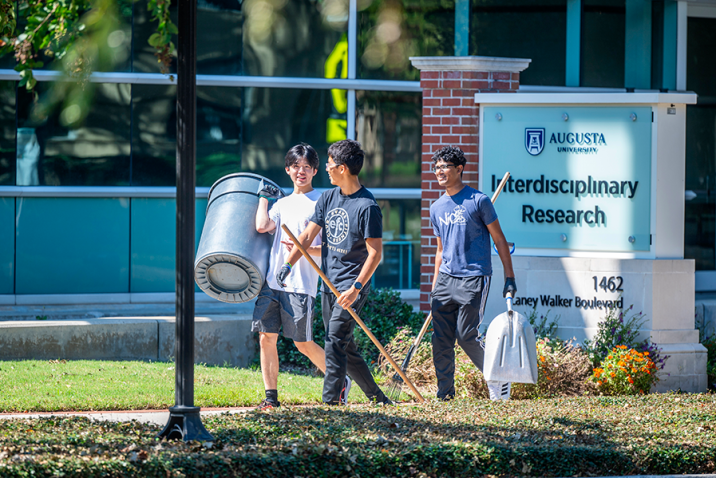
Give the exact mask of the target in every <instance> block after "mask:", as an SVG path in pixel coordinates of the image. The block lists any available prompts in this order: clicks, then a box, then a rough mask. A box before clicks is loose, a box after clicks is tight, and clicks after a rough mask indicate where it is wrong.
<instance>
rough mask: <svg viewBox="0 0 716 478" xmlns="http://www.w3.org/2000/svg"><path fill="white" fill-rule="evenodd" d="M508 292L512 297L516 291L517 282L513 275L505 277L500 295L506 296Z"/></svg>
mask: <svg viewBox="0 0 716 478" xmlns="http://www.w3.org/2000/svg"><path fill="white" fill-rule="evenodd" d="M508 293H512V297H514V296H515V294H516V293H517V284H515V278H514V277H505V287H504V288H503V289H502V297H507V294H508Z"/></svg>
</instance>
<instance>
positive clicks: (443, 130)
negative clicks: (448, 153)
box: [420, 70, 520, 310]
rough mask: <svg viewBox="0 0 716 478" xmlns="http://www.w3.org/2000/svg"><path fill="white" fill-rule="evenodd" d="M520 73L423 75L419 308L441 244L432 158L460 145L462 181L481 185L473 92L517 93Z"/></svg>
mask: <svg viewBox="0 0 716 478" xmlns="http://www.w3.org/2000/svg"><path fill="white" fill-rule="evenodd" d="M519 83H520V74H519V73H511V72H503V71H470V70H456V71H454V70H453V71H451V70H444V71H430V70H425V71H421V72H420V86H421V88H422V89H423V151H422V169H421V171H422V181H421V187H422V195H421V211H420V214H421V242H420V244H421V250H420V308H421V309H422V310H429V308H430V303H429V300H428V294H429V293H430V291H431V290H432V283H433V272H434V270H435V251H436V249H437V239H436V238H435V235H434V234H433V226H432V224H431V223H430V205H431V204H432V203H433V202H434V201H435V200H436V199H438V198H439V197H440V195H441V194H442V193H443V192H444V189H442V188H441V187H440V185H439V184H438V182H437V181H436V179H435V175H434V174H433V172H432V171H431V169H430V168H431V167H432V165H433V162H432V156H433V153H434V152H435V151H437V150H438V149H440V148H442V147H443V146H448V145H452V146H457V147H459V148H460V149H462V150H463V152H464V153H465V158H466V159H467V165H466V167H465V172H464V173H463V180H464V181H465V183H467V184H468V185H470V186H472V187H474V188H477V186H478V161H479V158H478V151H479V150H478V141H479V136H478V125H479V123H478V120H479V113H480V105H478V104H475V93H499V92H505V93H509V92H515V91H516V90H517V89H518V88H519Z"/></svg>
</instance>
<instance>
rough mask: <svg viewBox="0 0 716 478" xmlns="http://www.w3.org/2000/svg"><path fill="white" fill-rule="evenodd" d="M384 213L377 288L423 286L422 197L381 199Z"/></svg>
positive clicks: (380, 202) (376, 272)
mask: <svg viewBox="0 0 716 478" xmlns="http://www.w3.org/2000/svg"><path fill="white" fill-rule="evenodd" d="M378 204H379V205H380V208H381V211H382V213H383V259H382V261H381V263H380V265H379V266H378V269H376V271H375V275H374V279H373V284H374V286H375V287H392V288H394V289H417V288H419V287H420V200H419V199H391V200H380V201H378Z"/></svg>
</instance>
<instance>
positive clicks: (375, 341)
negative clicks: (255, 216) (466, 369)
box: [281, 224, 425, 402]
mask: <svg viewBox="0 0 716 478" xmlns="http://www.w3.org/2000/svg"><path fill="white" fill-rule="evenodd" d="M281 229H283V230H284V232H285V233H286V234H288V237H290V238H291V240H292V241H293V243H294V244H295V245H296V247H298V250H299V251H301V254H303V257H304V258H305V259H306V260H307V261H308V263H309V264H311V267H313V268H314V269H315V271H316V272H318V275H319V276H321V279H323V283H324V284H325V285H327V286H328V288H329V289H331V292H333V294H334V295H335V296H336V297H340V296H341V293H340V292H338V289H336V287H335V286H334V285H333V284H332V283H331V281H330V280H328V277H326V274H324V273H323V271H322V270H321V268H320V267H318V265H317V264H316V262H315V261H314V260H313V259H312V258H311V256H310V255H308V252H306V249H304V248H303V246H302V245H301V243H300V242H299V240H298V239H296V236H294V235H293V233H292V232H291V231H290V230H289V229H288V227H286V225H285V224H283V225H281ZM348 313H349V314H351V317H353V319H354V320H355V321H356V323H357V324H358V325H359V326H360V328H361V329H363V332H365V334H366V335H367V336H368V338H370V340H371V341H372V342H373V344H375V346H376V347H378V350H380V353H381V354H383V356H384V357H385V358H386V360H387V361H388V362H389V363H390V365H392V366H393V368H394V369H395V371H396V374H397V375H398V376H399V377H400V378H401V380H404V381H405V382H406V383H407V384H408V386H409V387H410V389H411V390H412V391H413V393H414V394H415V398H417V399H418V401H419V402H424V401H425V399H424V398H423V396H422V395H420V392H419V391H418V389H417V388H415V385H413V382H411V381H410V379H409V378H408V376H407V375H405V372H403V371H402V370H400V368H398V364H397V363H395V360H393V357H391V356H390V354H389V353H388V351H387V350H385V348H383V346H382V345H381V344H380V342H379V341H378V339H377V338H376V337H375V335H373V332H371V331H370V329H369V328H368V326H367V325H365V322H363V321H362V320H361V318H360V317H358V314H357V313H356V311H355V310H353V308H352V307H351V308H349V309H348Z"/></svg>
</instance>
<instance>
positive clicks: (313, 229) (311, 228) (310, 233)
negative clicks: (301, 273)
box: [286, 221, 321, 267]
mask: <svg viewBox="0 0 716 478" xmlns="http://www.w3.org/2000/svg"><path fill="white" fill-rule="evenodd" d="M319 232H321V227H320V226H319V225H318V224H316V223H315V222H312V221H311V222H309V223H308V226H307V227H306V229H304V230H303V232H302V233H301V234H300V235H299V236H298V242H300V243H301V245H302V246H303V248H304V249H306V252H308V253H309V254H310V253H311V244H312V243H313V240H314V239H315V238H316V236H317V235H318V233H319ZM301 255H302V254H301V251H300V250H299V248H298V247H293V248H292V249H291V252H290V253H289V254H288V258H286V262H288V263H289V264H291V267H293V266H294V265H296V262H298V260H299V259H300V258H301Z"/></svg>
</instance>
